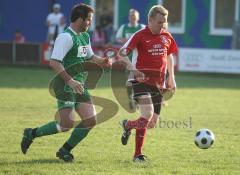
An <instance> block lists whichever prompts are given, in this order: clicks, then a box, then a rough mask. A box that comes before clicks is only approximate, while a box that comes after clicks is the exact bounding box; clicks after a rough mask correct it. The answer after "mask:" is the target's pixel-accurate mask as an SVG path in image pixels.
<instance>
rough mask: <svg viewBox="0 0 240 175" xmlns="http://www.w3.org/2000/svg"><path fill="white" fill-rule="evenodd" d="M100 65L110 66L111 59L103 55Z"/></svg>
mask: <svg viewBox="0 0 240 175" xmlns="http://www.w3.org/2000/svg"><path fill="white" fill-rule="evenodd" d="M102 65H103V66H104V67H111V65H112V59H111V58H109V57H104V58H103V59H102Z"/></svg>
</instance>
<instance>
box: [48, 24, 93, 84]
mask: <svg viewBox="0 0 240 175" xmlns="http://www.w3.org/2000/svg"><path fill="white" fill-rule="evenodd" d="M93 55H94V53H93V51H92V48H91V43H90V37H89V34H88V33H87V32H81V33H80V34H77V33H76V32H75V31H74V30H73V29H72V28H71V27H69V28H67V29H66V30H65V31H64V32H63V33H61V34H59V35H58V37H57V38H56V41H55V43H54V48H53V52H52V56H51V59H54V60H58V61H60V62H62V64H63V66H64V68H65V69H67V68H69V67H70V66H71V65H75V64H78V63H84V62H85V61H87V60H88V59H89V58H91V57H92V56H93ZM71 71H74V70H71ZM85 78H86V73H81V74H78V75H77V76H75V77H74V79H76V80H78V81H80V82H84V81H85Z"/></svg>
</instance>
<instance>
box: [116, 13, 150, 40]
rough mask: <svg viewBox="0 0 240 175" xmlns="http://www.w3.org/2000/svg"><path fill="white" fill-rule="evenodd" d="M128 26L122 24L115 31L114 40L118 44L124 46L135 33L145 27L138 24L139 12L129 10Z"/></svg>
mask: <svg viewBox="0 0 240 175" xmlns="http://www.w3.org/2000/svg"><path fill="white" fill-rule="evenodd" d="M128 20H129V23H128V24H123V25H121V26H120V28H119V29H118V30H117V33H116V40H117V42H118V43H120V44H124V43H125V42H126V41H127V40H128V39H129V38H130V37H131V36H132V35H133V34H134V33H135V32H137V31H138V30H140V29H143V28H144V27H145V25H144V24H139V12H138V11H137V10H135V9H130V10H129V15H128Z"/></svg>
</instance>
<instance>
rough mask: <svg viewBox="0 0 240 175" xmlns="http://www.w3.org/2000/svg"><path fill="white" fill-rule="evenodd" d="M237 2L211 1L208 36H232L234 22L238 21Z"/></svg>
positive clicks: (225, 0) (237, 0)
mask: <svg viewBox="0 0 240 175" xmlns="http://www.w3.org/2000/svg"><path fill="white" fill-rule="evenodd" d="M238 13H239V0H212V1H211V17H210V34H212V35H232V28H233V26H234V23H235V21H238Z"/></svg>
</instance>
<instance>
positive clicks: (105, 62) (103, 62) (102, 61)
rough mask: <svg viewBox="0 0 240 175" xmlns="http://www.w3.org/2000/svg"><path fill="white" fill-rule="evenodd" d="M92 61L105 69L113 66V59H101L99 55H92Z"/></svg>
mask: <svg viewBox="0 0 240 175" xmlns="http://www.w3.org/2000/svg"><path fill="white" fill-rule="evenodd" d="M90 61H91V62H94V63H96V64H99V65H101V66H103V67H106V66H107V67H108V66H111V59H110V58H107V57H100V56H97V55H92V57H90Z"/></svg>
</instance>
